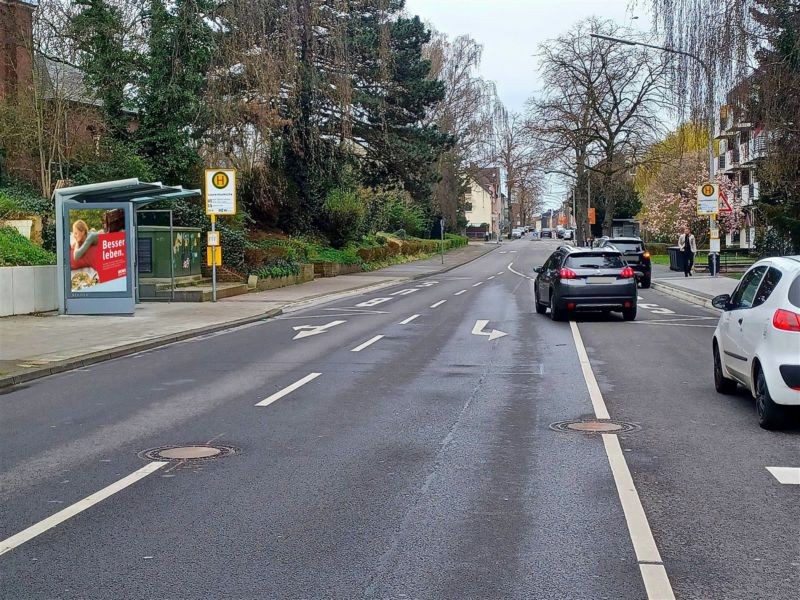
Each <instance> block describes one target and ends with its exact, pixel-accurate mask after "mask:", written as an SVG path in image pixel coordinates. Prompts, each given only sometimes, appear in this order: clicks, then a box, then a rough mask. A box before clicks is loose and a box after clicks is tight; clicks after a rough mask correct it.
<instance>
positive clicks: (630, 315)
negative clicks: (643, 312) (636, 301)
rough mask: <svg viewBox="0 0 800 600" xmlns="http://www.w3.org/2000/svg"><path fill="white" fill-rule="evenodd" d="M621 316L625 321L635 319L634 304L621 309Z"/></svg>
mask: <svg viewBox="0 0 800 600" xmlns="http://www.w3.org/2000/svg"><path fill="white" fill-rule="evenodd" d="M622 318H623V319H625V320H626V321H633V320H635V319H636V305H634V306H632V307H631V308H623V309H622Z"/></svg>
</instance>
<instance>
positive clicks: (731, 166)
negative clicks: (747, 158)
mask: <svg viewBox="0 0 800 600" xmlns="http://www.w3.org/2000/svg"><path fill="white" fill-rule="evenodd" d="M725 169H726V171H736V170H738V169H739V148H733V149H732V150H728V151H727V152H726V153H725Z"/></svg>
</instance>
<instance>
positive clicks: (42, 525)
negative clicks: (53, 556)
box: [0, 461, 168, 555]
mask: <svg viewBox="0 0 800 600" xmlns="http://www.w3.org/2000/svg"><path fill="white" fill-rule="evenodd" d="M166 464H168V463H167V462H161V461H155V462H151V463H148V464H146V465H145V466H143V467H142V468H141V469H137V470H136V471H134V472H133V473H131V474H130V475H128V476H127V477H123V478H122V479H120V480H119V481H115V482H114V483H112V484H111V485H109V486H107V487H104V488H103V489H102V490H100V491H98V492H95V493H94V494H92V495H91V496H87V497H86V498H84V499H83V500H79V501H78V502H76V503H75V504H72V505H71V506H68V507H67V508H65V509H64V510H60V511H58V512H57V513H56V514H54V515H51V516H49V517H47V518H46V519H44V520H43V521H39V522H38V523H36V524H35V525H31V526H30V527H28V528H27V529H24V530H23V531H20V532H19V533H16V534H14V535H12V536H11V537H9V538H6V539H4V540H3V541H2V542H0V555H2V554H5V553H6V552H9V551H11V550H13V549H14V548H16V547H17V546H21V545H22V544H24V543H25V542H28V541H30V540H32V539H33V538H35V537H36V536H38V535H40V534H42V533H44V532H45V531H47V530H48V529H52V528H53V527H55V526H57V525H60V524H61V523H63V522H64V521H66V520H67V519H70V518H72V517H74V516H75V515H77V514H78V513H80V512H83V511H84V510H86V509H87V508H90V507H92V506H94V505H95V504H97V503H98V502H102V501H103V500H105V499H106V498H108V497H109V496H113V495H114V494H116V493H117V492H119V491H121V490H124V489H125V488H126V487H128V486H129V485H133V484H134V483H136V482H137V481H139V480H140V479H143V478H145V477H147V476H148V475H150V474H151V473H154V472H156V471H158V470H159V469H160V468H161V467H163V466H164V465H166Z"/></svg>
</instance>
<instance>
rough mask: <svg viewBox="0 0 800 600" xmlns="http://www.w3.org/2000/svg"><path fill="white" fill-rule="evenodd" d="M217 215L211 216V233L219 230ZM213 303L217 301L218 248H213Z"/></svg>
mask: <svg viewBox="0 0 800 600" xmlns="http://www.w3.org/2000/svg"><path fill="white" fill-rule="evenodd" d="M216 225H217V215H215V214H212V215H211V231H212V233H213V232H214V231H216V230H217V227H216ZM211 301H212V302H216V301H217V247H216V246H211Z"/></svg>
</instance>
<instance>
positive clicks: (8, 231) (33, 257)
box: [0, 227, 56, 267]
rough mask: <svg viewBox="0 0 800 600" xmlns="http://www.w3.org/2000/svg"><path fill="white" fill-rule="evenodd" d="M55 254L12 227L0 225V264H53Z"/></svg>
mask: <svg viewBox="0 0 800 600" xmlns="http://www.w3.org/2000/svg"><path fill="white" fill-rule="evenodd" d="M54 264H56V255H55V254H53V253H52V252H48V251H47V250H45V249H44V248H40V247H39V246H37V245H36V244H34V243H33V242H31V241H30V240H29V239H28V238H26V237H25V236H24V235H22V234H20V233H19V232H18V231H17V230H16V229H14V228H13V227H0V266H2V267H17V266H32V265H54Z"/></svg>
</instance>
